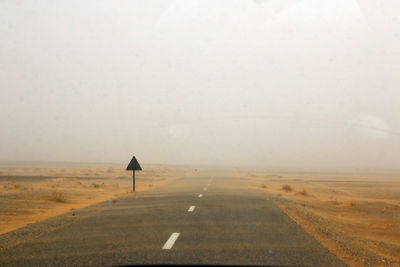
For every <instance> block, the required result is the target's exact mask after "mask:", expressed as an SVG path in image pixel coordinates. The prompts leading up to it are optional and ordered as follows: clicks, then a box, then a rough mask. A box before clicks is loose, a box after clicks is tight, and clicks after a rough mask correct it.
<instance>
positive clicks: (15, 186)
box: [14, 184, 22, 189]
mask: <svg viewBox="0 0 400 267" xmlns="http://www.w3.org/2000/svg"><path fill="white" fill-rule="evenodd" d="M21 188H22V186H21V185H19V184H15V185H14V189H21Z"/></svg>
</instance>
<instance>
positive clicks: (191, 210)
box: [188, 206, 196, 212]
mask: <svg viewBox="0 0 400 267" xmlns="http://www.w3.org/2000/svg"><path fill="white" fill-rule="evenodd" d="M194 208H196V206H190V208H189V209H188V212H193V211H194Z"/></svg>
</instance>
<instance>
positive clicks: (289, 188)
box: [282, 184, 293, 193]
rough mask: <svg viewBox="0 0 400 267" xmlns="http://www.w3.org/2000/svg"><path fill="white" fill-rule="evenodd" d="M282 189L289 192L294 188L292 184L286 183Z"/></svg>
mask: <svg viewBox="0 0 400 267" xmlns="http://www.w3.org/2000/svg"><path fill="white" fill-rule="evenodd" d="M282 190H283V191H285V192H286V193H288V192H292V191H293V188H292V187H291V186H290V185H288V184H285V185H283V186H282Z"/></svg>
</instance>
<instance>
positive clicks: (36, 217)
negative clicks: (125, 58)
mask: <svg viewBox="0 0 400 267" xmlns="http://www.w3.org/2000/svg"><path fill="white" fill-rule="evenodd" d="M190 171H191V170H189V169H187V168H183V167H182V168H181V167H170V166H157V165H151V166H145V168H144V170H143V171H141V172H138V173H137V179H136V191H137V192H141V191H146V190H151V189H153V188H156V187H158V186H162V185H163V184H164V183H166V182H168V181H171V180H173V179H175V178H178V177H182V176H185V175H187V174H188V173H190ZM131 175H132V174H131V172H127V171H125V169H124V168H123V167H122V166H118V165H111V166H110V165H108V166H103V165H97V166H89V167H85V166H72V167H71V166H49V165H45V166H29V167H25V168H22V167H18V166H11V167H4V166H2V167H0V234H3V233H6V232H9V231H12V230H15V229H18V228H20V227H23V226H26V225H28V224H32V223H35V222H39V221H42V220H45V219H47V218H50V217H53V216H56V215H59V214H63V213H66V212H69V211H71V210H75V209H80V208H83V207H86V206H89V205H93V204H96V203H99V202H102V201H106V200H110V201H111V200H112V199H114V198H117V197H120V196H123V195H126V194H132V178H131Z"/></svg>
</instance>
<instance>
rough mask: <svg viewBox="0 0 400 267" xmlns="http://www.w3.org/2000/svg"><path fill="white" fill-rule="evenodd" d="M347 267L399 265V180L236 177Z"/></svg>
mask: <svg viewBox="0 0 400 267" xmlns="http://www.w3.org/2000/svg"><path fill="white" fill-rule="evenodd" d="M241 175H242V176H243V177H248V178H251V179H249V182H248V184H249V186H250V187H251V188H254V189H257V190H264V191H265V192H266V196H267V195H268V196H271V200H272V201H274V202H275V203H276V204H277V205H278V206H279V207H280V208H281V209H282V210H283V211H284V212H285V213H286V214H287V215H289V216H290V217H291V218H292V219H293V220H294V221H296V222H297V223H298V224H299V225H301V226H302V228H303V229H304V230H305V231H306V232H308V233H309V234H310V235H312V236H314V237H315V238H316V239H317V240H319V241H320V242H321V243H322V244H323V245H324V246H325V247H326V248H328V249H329V250H330V251H331V252H332V253H334V254H335V255H337V257H339V258H340V259H342V260H343V261H344V262H346V263H347V264H348V265H350V266H400V175H359V174H353V175H345V174H322V173H308V174H307V173H303V174H295V173H268V172H245V171H243V172H241Z"/></svg>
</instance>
